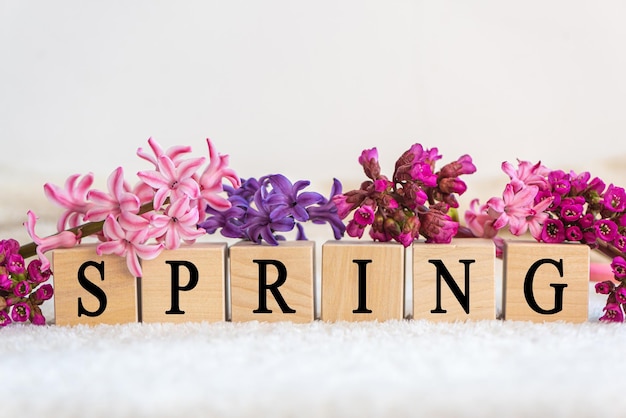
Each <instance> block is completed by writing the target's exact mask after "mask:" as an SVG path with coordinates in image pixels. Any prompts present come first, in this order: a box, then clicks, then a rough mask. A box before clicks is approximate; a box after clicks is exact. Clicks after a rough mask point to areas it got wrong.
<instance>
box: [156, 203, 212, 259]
mask: <svg viewBox="0 0 626 418" xmlns="http://www.w3.org/2000/svg"><path fill="white" fill-rule="evenodd" d="M199 219H200V216H199V214H198V208H197V207H196V206H193V207H190V206H189V199H188V198H187V199H178V200H176V201H175V202H174V203H172V204H171V205H169V206H168V208H167V210H166V211H165V214H164V215H160V214H155V215H153V216H152V219H151V223H152V226H153V227H154V230H153V233H152V235H153V236H155V237H158V240H159V241H163V242H164V243H165V248H166V249H168V250H174V249H176V248H178V247H179V246H180V240H181V238H182V239H183V240H185V242H186V243H188V244H192V243H193V242H194V241H195V240H196V239H198V238H200V237H201V236H203V235H205V234H206V231H205V230H204V229H201V228H198V227H197V225H198V221H199Z"/></svg>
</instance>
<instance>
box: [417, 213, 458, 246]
mask: <svg viewBox="0 0 626 418" xmlns="http://www.w3.org/2000/svg"><path fill="white" fill-rule="evenodd" d="M442 209H445V208H444V207H443V206H441V205H433V206H431V207H430V208H429V210H428V211H427V212H426V213H424V214H420V216H419V220H420V233H421V234H422V235H423V236H424V237H426V242H435V243H440V244H447V243H449V242H450V241H451V240H452V237H454V236H455V235H456V233H457V231H458V229H459V224H458V223H457V222H455V221H453V220H452V219H451V218H450V216H448V215H447V214H446V213H445V212H444V211H443V210H442Z"/></svg>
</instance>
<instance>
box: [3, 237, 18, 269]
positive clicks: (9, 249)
mask: <svg viewBox="0 0 626 418" xmlns="http://www.w3.org/2000/svg"><path fill="white" fill-rule="evenodd" d="M19 250H20V244H19V242H17V241H16V240H14V239H7V240H4V239H3V240H2V241H0V266H5V265H6V260H7V258H8V257H9V256H10V255H12V254H17V253H18V251H19Z"/></svg>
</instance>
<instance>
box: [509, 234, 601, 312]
mask: <svg viewBox="0 0 626 418" xmlns="http://www.w3.org/2000/svg"><path fill="white" fill-rule="evenodd" d="M588 298H589V247H588V246H586V245H583V244H543V243H536V242H520V241H509V242H506V243H505V247H504V299H503V301H502V307H503V311H504V319H513V320H524V321H534V322H543V321H559V320H561V321H568V322H585V321H587V316H588V310H589V299H588Z"/></svg>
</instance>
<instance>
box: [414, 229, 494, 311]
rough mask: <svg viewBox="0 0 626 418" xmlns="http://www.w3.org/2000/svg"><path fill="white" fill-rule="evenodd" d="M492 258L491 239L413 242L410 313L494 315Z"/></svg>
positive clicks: (492, 245)
mask: <svg viewBox="0 0 626 418" xmlns="http://www.w3.org/2000/svg"><path fill="white" fill-rule="evenodd" d="M495 260H496V252H495V246H494V244H493V242H492V241H491V240H483V239H474V238H472V239H469V238H466V239H454V240H452V242H451V243H449V244H430V243H429V244H426V243H424V242H416V243H413V317H414V318H415V319H428V320H429V321H457V320H461V321H462V320H468V319H474V320H481V319H496V294H495Z"/></svg>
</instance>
